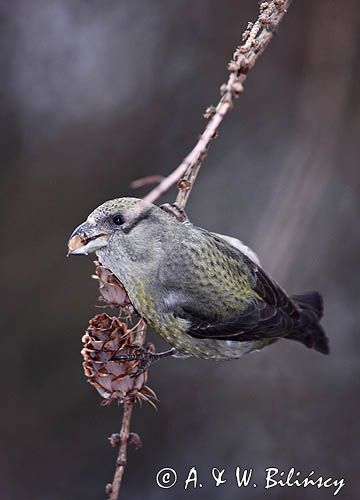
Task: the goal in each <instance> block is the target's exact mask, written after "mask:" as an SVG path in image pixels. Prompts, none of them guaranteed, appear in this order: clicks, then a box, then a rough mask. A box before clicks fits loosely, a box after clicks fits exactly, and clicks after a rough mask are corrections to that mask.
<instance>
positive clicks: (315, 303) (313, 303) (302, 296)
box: [291, 291, 324, 319]
mask: <svg viewBox="0 0 360 500" xmlns="http://www.w3.org/2000/svg"><path fill="white" fill-rule="evenodd" d="M291 298H292V299H293V301H294V302H296V303H297V305H298V306H299V307H300V309H303V310H306V311H309V312H312V313H313V314H315V315H316V317H317V319H321V318H322V316H323V313H324V302H323V298H322V296H321V295H320V293H319V292H315V291H314V292H302V293H297V294H296V295H292V296H291Z"/></svg>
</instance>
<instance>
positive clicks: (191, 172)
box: [142, 0, 292, 208]
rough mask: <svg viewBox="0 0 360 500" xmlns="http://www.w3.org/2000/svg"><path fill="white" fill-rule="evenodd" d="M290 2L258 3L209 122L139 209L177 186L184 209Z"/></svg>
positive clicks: (275, 0)
mask: <svg viewBox="0 0 360 500" xmlns="http://www.w3.org/2000/svg"><path fill="white" fill-rule="evenodd" d="M291 1H292V0H271V1H269V2H262V3H261V4H260V12H259V16H258V19H257V20H256V22H255V23H254V24H253V23H248V26H247V29H246V30H245V32H244V33H243V35H242V41H243V44H242V45H241V46H239V47H238V48H237V49H236V50H235V52H234V55H233V59H232V61H231V62H230V63H229V65H228V69H229V72H230V75H229V78H228V81H227V82H226V83H224V84H223V85H221V87H220V93H221V98H220V101H219V103H218V104H217V106H216V107H212V106H211V107H210V108H208V109H207V110H206V112H205V117H206V118H209V121H208V124H207V126H206V127H205V130H204V132H203V133H202V134H201V136H200V138H199V140H198V142H197V143H196V144H195V146H194V148H193V149H192V150H191V151H190V153H189V154H188V155H187V156H186V158H185V159H184V160H183V161H182V162H181V163H180V165H179V166H178V167H177V168H176V169H175V170H174V171H173V172H171V174H170V175H168V176H167V177H166V178H165V179H164V180H162V181H161V182H160V183H159V184H158V185H157V186H156V187H155V188H154V189H153V190H152V191H150V192H149V193H148V194H147V195H146V196H145V198H144V200H143V204H142V206H145V205H146V203H153V202H154V201H155V200H157V199H158V198H159V197H160V196H161V195H163V194H164V193H165V192H166V191H168V190H169V189H170V188H171V187H172V186H173V185H174V184H178V188H179V192H178V195H177V198H176V204H177V205H178V206H179V207H180V208H184V207H185V205H186V202H187V199H188V197H189V194H190V191H191V189H192V187H193V185H194V182H195V179H196V177H197V174H198V172H199V170H200V167H201V164H202V161H203V160H204V158H205V156H206V154H207V150H208V147H209V145H210V143H211V141H212V140H213V139H214V138H215V137H216V136H217V132H218V129H219V126H220V124H221V122H222V121H223V119H224V117H225V116H226V114H227V113H228V112H229V111H230V110H231V109H232V107H233V103H234V99H235V98H237V97H239V95H240V94H241V93H242V91H243V83H244V82H245V80H246V78H247V74H248V72H249V70H250V69H251V68H253V66H254V65H255V64H256V62H257V60H258V58H259V56H260V55H261V54H262V53H263V52H264V50H265V49H266V47H267V46H268V44H269V42H270V40H271V39H272V38H273V36H274V34H275V33H276V31H277V29H278V26H279V24H280V22H281V20H282V18H283V17H284V15H285V13H286V12H287V9H288V7H289V5H290V3H291Z"/></svg>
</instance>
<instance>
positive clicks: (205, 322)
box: [71, 198, 328, 359]
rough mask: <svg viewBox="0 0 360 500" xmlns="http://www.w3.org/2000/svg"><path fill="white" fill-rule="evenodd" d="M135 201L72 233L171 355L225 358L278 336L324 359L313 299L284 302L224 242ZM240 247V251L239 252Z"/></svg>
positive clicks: (109, 208)
mask: <svg viewBox="0 0 360 500" xmlns="http://www.w3.org/2000/svg"><path fill="white" fill-rule="evenodd" d="M138 203H139V200H138V199H136V198H119V199H116V200H111V201H108V202H106V203H104V204H103V205H101V206H100V207H98V208H97V209H96V210H94V212H92V213H91V214H90V215H89V217H88V219H87V221H86V222H85V223H84V224H82V225H81V226H79V227H78V228H77V229H76V230H75V231H74V233H73V235H72V238H73V237H74V236H81V237H82V238H83V241H84V244H83V245H82V246H81V247H79V248H77V249H76V250H74V251H72V252H71V253H88V252H91V251H96V254H97V256H98V258H99V261H100V262H101V263H102V265H104V266H106V267H107V268H109V269H110V270H111V271H112V272H113V273H114V274H115V275H116V276H117V278H118V279H119V280H120V281H121V282H122V284H123V285H124V287H125V289H126V291H127V293H128V295H129V298H130V300H131V301H132V303H133V305H134V307H135V308H136V310H137V311H138V313H139V314H140V315H141V316H142V317H143V318H144V319H145V320H146V321H147V323H148V324H149V325H150V326H151V327H152V328H153V329H154V331H155V332H157V333H159V334H160V335H161V336H162V337H163V338H164V339H165V340H166V341H167V342H169V344H171V345H172V346H173V347H175V348H176V349H177V350H178V351H179V352H181V353H184V354H191V355H194V356H198V357H201V358H206V359H233V358H238V357H240V356H242V355H243V354H246V353H248V352H251V351H253V350H256V349H260V348H262V347H264V346H265V345H268V344H270V343H272V342H274V341H275V340H277V339H279V338H281V337H286V338H289V339H293V340H298V341H300V342H302V343H304V344H305V345H307V346H308V347H313V348H315V349H316V350H318V351H320V352H323V353H328V343H327V339H326V336H325V334H324V332H323V330H322V328H321V326H320V325H319V320H320V318H321V315H322V300H321V296H320V295H319V294H318V293H317V292H308V293H304V294H300V295H297V296H294V297H292V298H290V297H288V296H287V295H286V293H285V292H284V291H283V290H282V289H281V288H280V287H279V286H278V285H277V284H276V283H275V282H274V281H273V280H271V279H270V278H269V277H268V276H267V275H266V274H265V273H264V271H263V270H262V269H261V268H260V266H259V265H258V264H257V263H256V262H255V261H254V260H253V259H252V258H250V257H249V254H248V255H246V252H245V253H244V252H242V251H241V250H239V248H236V247H234V246H233V245H232V244H230V243H229V241H228V240H227V239H225V238H224V237H222V236H220V235H216V234H214V233H211V232H209V231H206V230H204V229H201V228H198V227H195V226H193V225H192V224H191V223H190V222H189V221H185V222H184V223H182V222H179V221H178V220H177V219H176V218H175V217H173V216H171V215H169V214H168V213H167V212H165V211H164V210H162V209H161V208H160V207H157V206H155V205H147V206H145V207H142V209H141V211H140V212H139V211H137V209H136V207H137V206H138ZM245 248H246V247H245Z"/></svg>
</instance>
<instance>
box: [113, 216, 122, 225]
mask: <svg viewBox="0 0 360 500" xmlns="http://www.w3.org/2000/svg"><path fill="white" fill-rule="evenodd" d="M112 220H113V223H114V224H116V225H117V226H121V225H122V224H124V218H123V217H122V215H114V217H113V219H112Z"/></svg>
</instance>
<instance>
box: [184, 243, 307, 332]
mask: <svg viewBox="0 0 360 500" xmlns="http://www.w3.org/2000/svg"><path fill="white" fill-rule="evenodd" d="M214 240H215V241H217V242H218V246H219V249H220V250H223V251H226V252H229V251H231V252H236V253H238V254H240V255H239V259H241V260H242V262H244V263H246V265H247V267H248V269H249V270H250V272H251V275H252V277H253V280H252V281H253V286H252V289H253V290H254V292H256V294H257V295H258V298H257V297H256V298H255V297H254V298H252V299H251V300H250V302H249V304H248V306H247V308H246V309H245V310H242V311H241V313H238V312H237V313H236V314H235V315H234V314H232V315H229V317H228V316H226V317H224V316H223V317H221V318H219V317H217V316H216V315H214V314H212V312H211V308H209V307H208V303H207V302H205V303H203V304H201V303H199V301H192V302H188V303H186V304H184V303H183V304H178V307H177V310H176V311H175V315H176V316H179V317H181V318H184V319H186V320H188V321H189V322H190V326H189V329H188V331H187V333H188V334H189V335H191V336H193V337H197V338H212V339H223V340H239V341H246V340H259V339H267V338H269V339H271V338H275V337H279V336H285V335H287V334H288V333H289V330H290V329H291V328H292V327H293V325H294V323H296V322H297V320H298V319H299V316H300V314H299V310H298V308H297V306H296V305H295V303H294V302H293V301H292V300H291V299H290V298H289V297H288V295H287V294H286V293H285V292H284V290H283V289H282V288H281V287H280V286H279V285H277V283H275V282H274V281H273V280H272V279H271V278H269V277H268V276H267V275H266V274H265V272H264V271H263V270H262V269H261V268H260V267H259V266H258V265H257V264H255V263H254V262H253V261H252V260H251V259H250V258H248V257H247V256H246V255H244V254H242V252H240V250H237V249H235V248H234V247H231V249H230V248H229V247H230V246H231V245H229V244H228V243H227V242H223V241H219V240H218V238H214ZM225 318H226V319H225Z"/></svg>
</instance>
